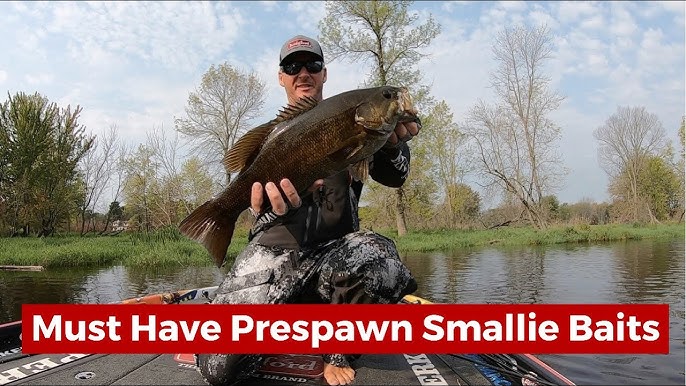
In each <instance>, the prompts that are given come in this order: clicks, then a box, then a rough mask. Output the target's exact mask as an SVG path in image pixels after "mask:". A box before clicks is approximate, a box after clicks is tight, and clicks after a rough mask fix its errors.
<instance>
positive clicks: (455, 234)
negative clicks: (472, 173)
mask: <svg viewBox="0 0 686 386" xmlns="http://www.w3.org/2000/svg"><path fill="white" fill-rule="evenodd" d="M685 229H686V228H685V226H684V224H683V223H682V224H664V225H662V224H661V225H643V226H634V225H630V224H611V225H590V226H589V225H579V226H560V227H551V228H550V229H546V230H536V229H533V228H511V227H503V228H498V229H490V230H471V231H470V230H464V231H458V230H442V231H427V232H410V233H408V234H407V235H406V236H405V237H397V234H396V233H395V231H387V232H384V231H381V232H380V233H382V234H384V235H386V236H388V237H390V238H392V239H393V240H394V241H395V242H396V245H397V247H398V250H400V251H404V252H431V251H449V250H454V249H459V248H466V247H480V246H487V245H502V246H523V245H552V244H563V243H598V242H607V241H625V240H641V239H655V238H679V237H681V238H683V237H684V233H685Z"/></svg>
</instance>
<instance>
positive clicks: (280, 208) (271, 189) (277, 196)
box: [264, 182, 288, 216]
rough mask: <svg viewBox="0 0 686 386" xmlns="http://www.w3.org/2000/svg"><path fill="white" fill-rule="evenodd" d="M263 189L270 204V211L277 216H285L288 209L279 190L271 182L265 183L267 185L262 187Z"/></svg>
mask: <svg viewBox="0 0 686 386" xmlns="http://www.w3.org/2000/svg"><path fill="white" fill-rule="evenodd" d="M264 189H265V190H266V191H267V196H268V197H269V202H271V203H272V211H273V212H274V213H275V214H276V215H277V216H283V215H284V214H286V210H288V207H287V206H286V201H284V199H283V196H281V192H280V191H279V188H277V187H276V185H275V184H274V183H273V182H267V184H266V185H265V186H264Z"/></svg>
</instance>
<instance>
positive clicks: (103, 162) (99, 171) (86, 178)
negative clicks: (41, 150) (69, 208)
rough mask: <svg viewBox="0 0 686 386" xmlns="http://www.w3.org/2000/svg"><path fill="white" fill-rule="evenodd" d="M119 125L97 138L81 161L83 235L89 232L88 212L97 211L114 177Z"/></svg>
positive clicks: (111, 127)
mask: <svg viewBox="0 0 686 386" xmlns="http://www.w3.org/2000/svg"><path fill="white" fill-rule="evenodd" d="M117 141H118V139H117V126H116V125H113V126H110V129H109V131H108V132H106V133H105V135H104V136H103V137H102V139H98V138H97V137H96V138H95V140H94V142H93V146H92V147H91V149H90V150H89V151H88V152H87V153H86V154H85V156H84V157H83V159H82V160H81V162H80V163H79V166H80V167H79V170H80V173H81V176H82V178H83V183H84V188H83V193H84V196H83V201H82V205H81V207H80V214H81V235H83V234H85V233H86V232H87V229H86V212H87V211H90V212H91V213H95V212H96V206H97V205H98V203H99V201H100V198H101V196H102V194H103V192H104V190H105V188H106V187H107V185H108V184H109V182H110V179H111V178H112V174H113V169H114V167H115V165H116V162H117V160H116V159H115V153H116V150H117V146H118V145H117Z"/></svg>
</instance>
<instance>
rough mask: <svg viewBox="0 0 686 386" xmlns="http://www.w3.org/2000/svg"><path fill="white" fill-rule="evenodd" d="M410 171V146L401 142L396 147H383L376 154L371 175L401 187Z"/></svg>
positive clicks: (388, 183) (382, 182) (387, 184)
mask: <svg viewBox="0 0 686 386" xmlns="http://www.w3.org/2000/svg"><path fill="white" fill-rule="evenodd" d="M409 173H410V148H409V146H407V143H405V142H400V144H399V145H398V146H397V147H395V148H388V149H387V148H382V149H380V150H379V151H377V152H376V153H375V154H374V160H373V161H372V164H371V168H370V170H369V175H370V176H371V177H372V178H373V179H374V181H376V182H378V183H380V184H382V185H386V186H390V187H392V188H399V187H400V186H402V185H403V184H404V183H405V180H406V179H407V175H408V174H409Z"/></svg>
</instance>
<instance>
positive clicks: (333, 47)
mask: <svg viewBox="0 0 686 386" xmlns="http://www.w3.org/2000/svg"><path fill="white" fill-rule="evenodd" d="M411 4H412V2H411V1H327V2H326V11H327V14H326V16H325V18H324V19H323V20H321V21H320V22H319V29H320V31H321V34H322V36H321V38H320V40H321V43H322V46H324V48H325V49H326V51H327V53H328V54H329V55H331V57H332V58H333V59H336V58H339V57H346V58H347V59H348V60H350V61H354V62H360V61H366V60H371V61H372V64H373V67H372V71H371V73H370V74H369V76H368V79H367V82H366V83H367V84H368V85H377V86H379V85H388V84H393V85H406V86H408V87H410V88H411V89H412V91H413V93H414V94H415V97H414V99H415V100H421V99H422V97H423V96H425V95H426V94H427V93H428V88H427V87H426V86H423V85H421V83H420V79H421V75H420V73H419V71H418V70H417V69H416V63H417V61H418V60H419V59H420V58H421V56H422V53H421V52H420V50H421V49H422V48H425V47H428V45H429V43H430V42H431V40H433V38H435V37H436V36H437V35H438V33H439V32H440V25H438V24H437V23H436V22H435V21H434V20H433V18H432V17H431V16H430V15H429V17H428V19H427V20H426V21H425V22H424V23H423V24H420V25H417V26H413V25H414V24H415V22H416V21H417V20H418V19H419V16H418V14H416V13H414V14H413V13H410V12H409V11H408V8H409V6H410V5H411ZM395 191H396V224H397V228H398V235H400V236H402V235H404V234H406V233H407V220H406V214H405V209H406V198H405V188H404V187H400V188H397V189H395Z"/></svg>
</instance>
